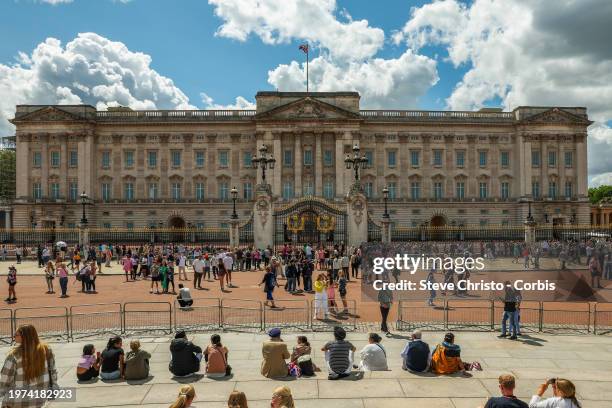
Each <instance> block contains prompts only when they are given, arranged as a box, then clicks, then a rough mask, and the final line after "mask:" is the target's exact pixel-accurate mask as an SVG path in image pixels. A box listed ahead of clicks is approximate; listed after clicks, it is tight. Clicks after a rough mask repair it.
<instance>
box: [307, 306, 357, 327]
mask: <svg viewBox="0 0 612 408" xmlns="http://www.w3.org/2000/svg"><path fill="white" fill-rule="evenodd" d="M347 303H348V308H347V309H348V313H343V312H342V310H343V306H342V300H340V299H339V298H337V299H336V312H331V311H330V313H329V314H328V317H327V319H326V318H325V316H324V315H323V313H322V312H319V313H318V316H317V313H315V305H316V301H315V300H314V299H313V300H311V301H310V310H311V314H310V328H311V330H313V331H328V330H333V328H334V326H342V327H343V328H344V329H346V330H353V331H354V330H357V318H358V317H359V316H358V315H357V301H355V300H347Z"/></svg>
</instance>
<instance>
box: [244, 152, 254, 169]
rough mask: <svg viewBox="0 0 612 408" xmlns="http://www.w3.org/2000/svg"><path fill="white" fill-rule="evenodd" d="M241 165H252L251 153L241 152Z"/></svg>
mask: <svg viewBox="0 0 612 408" xmlns="http://www.w3.org/2000/svg"><path fill="white" fill-rule="evenodd" d="M242 165H243V166H244V167H253V153H251V152H242Z"/></svg>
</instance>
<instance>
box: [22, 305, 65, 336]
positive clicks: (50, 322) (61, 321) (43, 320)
mask: <svg viewBox="0 0 612 408" xmlns="http://www.w3.org/2000/svg"><path fill="white" fill-rule="evenodd" d="M22 324H31V325H33V326H34V327H36V331H37V332H38V336H39V337H42V338H56V339H61V340H69V339H70V323H69V321H68V308H67V307H63V306H45V307H22V308H18V309H15V310H14V311H13V326H14V327H15V328H17V327H19V326H20V325H22Z"/></svg>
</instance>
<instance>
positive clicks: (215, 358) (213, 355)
mask: <svg viewBox="0 0 612 408" xmlns="http://www.w3.org/2000/svg"><path fill="white" fill-rule="evenodd" d="M228 353H229V350H228V349H227V347H225V346H224V345H223V344H221V336H219V335H218V334H213V335H212V336H211V337H210V344H209V345H208V346H207V347H206V349H205V350H204V360H205V361H206V376H207V377H225V376H227V375H230V374H231V370H232V368H231V367H230V365H229V364H228V363H227V358H228Z"/></svg>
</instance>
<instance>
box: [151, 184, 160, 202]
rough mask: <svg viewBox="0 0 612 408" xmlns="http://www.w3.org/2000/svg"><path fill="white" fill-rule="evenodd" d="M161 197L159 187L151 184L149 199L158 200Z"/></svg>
mask: <svg viewBox="0 0 612 408" xmlns="http://www.w3.org/2000/svg"><path fill="white" fill-rule="evenodd" d="M157 197H159V187H158V185H157V183H149V199H151V200H156V199H157Z"/></svg>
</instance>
